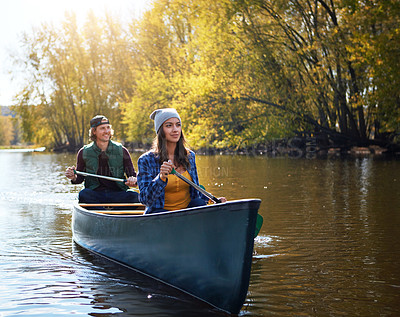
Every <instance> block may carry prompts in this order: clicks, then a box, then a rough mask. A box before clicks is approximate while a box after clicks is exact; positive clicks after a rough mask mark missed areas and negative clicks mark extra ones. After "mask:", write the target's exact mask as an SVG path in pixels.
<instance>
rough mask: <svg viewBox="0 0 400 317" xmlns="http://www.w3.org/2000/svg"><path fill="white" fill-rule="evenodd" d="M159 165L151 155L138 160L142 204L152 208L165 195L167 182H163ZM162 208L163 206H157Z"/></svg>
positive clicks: (138, 178) (145, 155)
mask: <svg viewBox="0 0 400 317" xmlns="http://www.w3.org/2000/svg"><path fill="white" fill-rule="evenodd" d="M159 169H160V168H159V163H158V162H157V160H156V159H155V157H154V156H152V155H150V154H144V155H142V156H141V157H140V158H139V160H138V175H137V180H138V185H139V190H140V194H139V200H140V202H141V203H142V204H144V205H146V206H148V207H150V206H153V205H154V204H155V202H156V201H157V199H159V198H160V196H161V195H163V194H164V189H165V187H166V186H167V182H164V181H163V180H161V178H160V175H159V173H160V172H159ZM156 207H158V208H162V207H163V206H156Z"/></svg>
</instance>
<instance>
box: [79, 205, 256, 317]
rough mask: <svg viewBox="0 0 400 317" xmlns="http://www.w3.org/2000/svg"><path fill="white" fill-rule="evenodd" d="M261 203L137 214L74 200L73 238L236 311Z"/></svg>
mask: <svg viewBox="0 0 400 317" xmlns="http://www.w3.org/2000/svg"><path fill="white" fill-rule="evenodd" d="M260 203H261V201H260V200H258V199H246V200H237V201H229V202H227V203H223V204H216V205H209V206H204V207H196V208H190V209H184V210H180V211H173V212H167V213H160V214H149V215H133V216H132V215H131V216H127V215H122V216H121V215H106V214H99V213H96V212H94V211H88V210H86V209H84V208H82V207H80V206H79V205H75V206H74V211H73V221H72V229H73V238H74V241H75V242H76V243H77V244H79V245H80V246H82V247H84V248H85V249H88V250H89V251H92V252H95V253H98V254H101V255H103V256H106V257H108V258H111V259H113V260H115V261H118V262H120V263H122V264H124V265H127V266H129V267H131V268H133V269H135V270H138V271H140V272H142V273H145V274H147V275H149V276H151V277H153V278H156V279H158V280H161V281H163V282H165V283H167V284H169V285H171V286H174V287H176V288H178V289H180V290H182V291H184V292H186V293H188V294H191V295H192V296H195V297H197V298H199V299H201V300H203V301H205V302H207V303H209V304H211V305H212V306H214V307H216V308H219V309H221V310H223V311H226V312H229V313H232V314H237V313H239V311H240V309H241V307H242V305H243V303H244V301H245V299H246V294H247V290H248V286H249V280H250V270H251V262H252V253H253V246H254V233H255V228H256V220H257V212H258V208H259V206H260Z"/></svg>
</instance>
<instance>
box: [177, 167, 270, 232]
mask: <svg viewBox="0 0 400 317" xmlns="http://www.w3.org/2000/svg"><path fill="white" fill-rule="evenodd" d="M171 174H173V175H175V176H176V177H178V178H180V179H181V180H183V181H184V182H186V183H188V184H189V185H190V186H193V187H194V188H196V189H197V190H198V191H199V192H200V193H202V194H203V195H205V196H206V197H208V198H210V199H211V200H212V201H214V202H215V203H216V204H218V203H221V200H219V199H218V198H216V197H214V196H213V195H211V194H210V193H209V192H207V191H205V190H204V189H203V188H202V187H200V186H199V185H197V184H195V183H193V182H192V181H191V180H189V179H187V178H186V177H185V176H183V175H182V174H180V173H178V172H177V171H176V170H175V169H174V168H173V169H172V172H171ZM263 222H264V219H263V217H262V216H261V215H260V214H259V213H257V220H256V230H255V232H254V238H255V237H257V235H258V233H259V232H260V229H261V226H262V225H263Z"/></svg>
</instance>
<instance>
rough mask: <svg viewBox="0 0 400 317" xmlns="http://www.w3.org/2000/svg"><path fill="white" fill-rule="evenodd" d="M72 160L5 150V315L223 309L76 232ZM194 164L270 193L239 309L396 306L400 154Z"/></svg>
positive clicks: (0, 269)
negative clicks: (90, 246)
mask: <svg viewBox="0 0 400 317" xmlns="http://www.w3.org/2000/svg"><path fill="white" fill-rule="evenodd" d="M132 157H133V160H134V162H136V160H137V158H138V155H133V156H132ZM74 163H75V155H70V154H48V153H10V152H8V153H6V152H0V175H1V183H0V236H1V239H0V273H1V283H0V316H69V315H78V316H223V314H221V313H219V312H218V311H216V310H214V309H210V308H209V307H208V306H206V305H204V304H203V303H201V302H197V301H195V300H193V299H192V298H190V297H189V296H187V295H183V294H181V293H179V292H177V291H175V290H173V289H171V288H169V287H167V286H164V285H162V284H160V283H158V282H155V281H153V280H151V279H149V278H147V277H143V276H142V275H140V274H138V273H135V272H132V271H129V270H127V269H125V268H123V267H120V266H118V265H116V264H114V263H111V262H109V261H107V260H104V259H101V258H99V257H97V256H94V255H91V254H89V253H88V252H86V251H85V250H82V249H81V248H79V247H78V246H77V245H75V244H74V242H73V241H72V233H71V209H72V203H73V201H74V200H75V199H76V196H77V193H78V191H79V190H80V189H81V186H80V185H79V186H74V185H71V184H69V182H68V180H67V179H66V178H65V177H64V170H65V168H66V167H67V166H68V165H72V164H74ZM197 164H198V171H199V177H200V180H201V183H202V184H203V185H205V187H206V189H207V190H208V191H209V192H211V193H212V194H213V195H214V196H225V197H227V198H228V199H239V198H260V199H262V204H261V208H260V211H259V212H260V214H261V215H262V216H263V217H264V225H263V227H262V229H261V232H260V234H259V236H258V237H257V238H256V240H255V250H254V256H253V266H252V275H251V280H250V286H249V292H248V296H247V299H246V302H245V305H244V306H243V309H242V311H241V313H240V316H399V315H400V264H399V263H400V262H399V258H400V230H399V228H400V161H399V160H386V161H385V160H380V159H373V158H353V159H347V160H342V159H329V160H306V159H304V160H303V159H290V158H266V157H248V156H200V155H198V156H197ZM136 166H137V165H136V164H135V167H136Z"/></svg>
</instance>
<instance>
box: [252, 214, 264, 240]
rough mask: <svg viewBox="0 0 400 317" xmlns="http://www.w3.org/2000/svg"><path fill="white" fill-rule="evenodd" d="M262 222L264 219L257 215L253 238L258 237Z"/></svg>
mask: <svg viewBox="0 0 400 317" xmlns="http://www.w3.org/2000/svg"><path fill="white" fill-rule="evenodd" d="M263 222H264V218H263V217H262V216H261V215H260V214H257V221H256V230H255V232H254V238H255V237H257V236H258V233H259V232H260V230H261V227H262V225H263Z"/></svg>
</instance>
